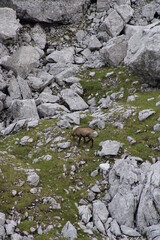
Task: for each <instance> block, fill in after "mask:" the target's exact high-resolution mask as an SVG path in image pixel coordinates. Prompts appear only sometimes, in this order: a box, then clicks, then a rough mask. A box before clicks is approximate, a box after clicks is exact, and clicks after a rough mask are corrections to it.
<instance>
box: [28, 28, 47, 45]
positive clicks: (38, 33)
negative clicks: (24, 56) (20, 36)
mask: <svg viewBox="0 0 160 240" xmlns="http://www.w3.org/2000/svg"><path fill="white" fill-rule="evenodd" d="M31 36H32V39H33V41H34V44H35V46H37V47H39V48H40V49H44V48H45V46H46V33H45V31H44V30H43V28H42V27H41V26H40V25H39V24H36V25H35V26H34V27H33V28H32V31H31Z"/></svg>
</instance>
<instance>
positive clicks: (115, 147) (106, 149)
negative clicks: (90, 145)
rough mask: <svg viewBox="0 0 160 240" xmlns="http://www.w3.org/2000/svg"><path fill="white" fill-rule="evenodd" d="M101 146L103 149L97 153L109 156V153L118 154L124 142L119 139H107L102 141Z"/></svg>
mask: <svg viewBox="0 0 160 240" xmlns="http://www.w3.org/2000/svg"><path fill="white" fill-rule="evenodd" d="M99 146H101V147H102V150H101V151H98V152H97V154H98V155H99V156H101V157H102V156H107V155H113V156H114V155H115V156H116V155H117V154H118V151H119V149H120V147H121V146H122V144H121V143H120V142H117V141H112V140H106V141H104V142H100V144H99Z"/></svg>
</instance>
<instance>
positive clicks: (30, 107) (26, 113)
mask: <svg viewBox="0 0 160 240" xmlns="http://www.w3.org/2000/svg"><path fill="white" fill-rule="evenodd" d="M10 111H11V116H12V118H13V119H14V120H16V121H17V120H22V119H29V120H31V119H32V120H33V119H34V120H39V116H38V112H37V108H36V104H35V101H34V100H33V99H29V100H28V99H25V100H14V101H13V103H12V105H11V107H10Z"/></svg>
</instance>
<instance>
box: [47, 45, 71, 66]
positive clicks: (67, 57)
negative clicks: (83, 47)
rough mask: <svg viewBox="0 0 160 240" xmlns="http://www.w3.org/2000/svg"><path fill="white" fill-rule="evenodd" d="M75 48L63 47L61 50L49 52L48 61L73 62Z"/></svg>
mask: <svg viewBox="0 0 160 240" xmlns="http://www.w3.org/2000/svg"><path fill="white" fill-rule="evenodd" d="M73 56H74V48H73V47H69V48H65V49H62V50H61V51H54V52H53V53H51V54H49V55H48V56H47V58H46V59H47V61H48V62H54V63H59V62H60V63H66V64H68V63H73V60H74V57H73Z"/></svg>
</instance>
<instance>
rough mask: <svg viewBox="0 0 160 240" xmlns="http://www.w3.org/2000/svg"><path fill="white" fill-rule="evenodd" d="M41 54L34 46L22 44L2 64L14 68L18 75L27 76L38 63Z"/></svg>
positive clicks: (9, 68) (10, 68)
mask: <svg viewBox="0 0 160 240" xmlns="http://www.w3.org/2000/svg"><path fill="white" fill-rule="evenodd" d="M39 59H40V54H39V52H38V51H37V49H36V48H34V47H32V46H22V47H20V48H19V49H18V50H17V51H16V52H15V53H13V55H12V56H11V57H10V58H8V59H7V60H6V61H2V63H1V65H2V66H3V67H5V68H6V69H8V70H12V71H13V72H14V73H15V74H16V75H19V76H20V77H22V78H24V79H25V78H26V77H27V75H28V74H29V73H30V72H31V71H32V70H33V69H34V68H35V67H36V66H37V65H38V62H39Z"/></svg>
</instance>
